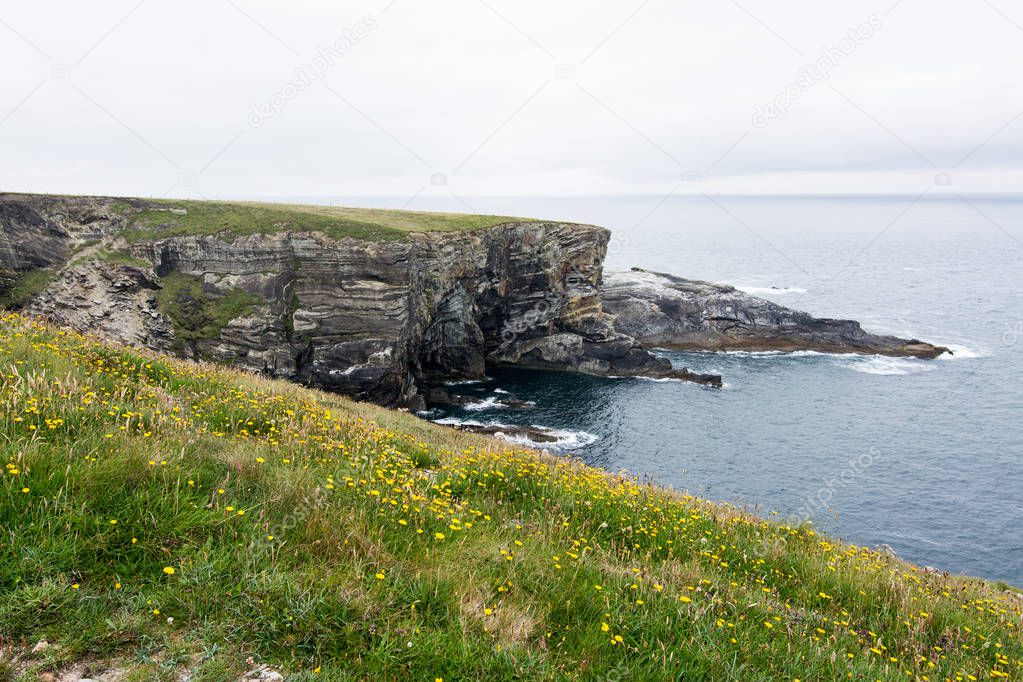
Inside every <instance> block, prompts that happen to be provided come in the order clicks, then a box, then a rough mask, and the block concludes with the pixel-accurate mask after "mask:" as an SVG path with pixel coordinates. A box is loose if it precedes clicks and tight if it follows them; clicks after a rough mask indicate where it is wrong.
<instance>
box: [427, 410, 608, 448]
mask: <svg viewBox="0 0 1023 682" xmlns="http://www.w3.org/2000/svg"><path fill="white" fill-rule="evenodd" d="M433 423H434V424H444V425H446V426H485V427H488V428H493V429H497V431H496V432H495V433H494V436H496V437H497V438H501V439H503V440H506V441H508V442H509V443H516V444H518V445H524V446H526V447H530V448H550V449H552V450H576V449H578V448H582V447H585V446H587V445H590V444H591V443H594V442H596V441H597V440H599V439H600V437H599V436H597V435H594V434H592V433H589V432H587V431H569V430H565V429H552V428H550V427H547V426H541V425H540V424H531V425H530V428H533V429H536V430H537V431H541V432H543V434H544V435H546V436H550V437H551V438H554V439H555V440H554V441H550V442H548V441H536V440H533V439H531V438H529V437H528V436H527V435H526V434H524V433H514V431H515V430H517V429H521V428H523V427H521V426H513V425H511V424H503V423H501V422H481V421H477V420H475V419H457V418H455V417H444V418H443V419H435V420H433ZM501 429H508V431H509V432H508V433H505V432H503V431H501Z"/></svg>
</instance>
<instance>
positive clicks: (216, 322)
mask: <svg viewBox="0 0 1023 682" xmlns="http://www.w3.org/2000/svg"><path fill="white" fill-rule="evenodd" d="M161 284H162V287H161V289H160V290H159V291H158V292H157V295H156V297H157V305H158V306H159V309H160V312H162V313H163V314H164V315H166V316H167V318H168V319H170V321H171V324H173V325H174V343H175V345H176V346H177V350H178V351H184V350H185V349H188V348H191V349H192V350H193V354H196V353H195V351H196V348H197V345H196V344H197V342H199V341H204V340H210V339H216V338H217V337H218V336H219V335H220V332H221V331H222V330H223V329H224V327H226V326H227V323H228V322H230V321H231V320H233V319H235V318H236V317H242V316H244V315H246V314H248V313H249V312H250V311H251V310H252V308H253V307H254V306H256V305H258V304H259V302H260V299H259V297H258V296H254V295H252V294H250V293H248V292H246V291H244V290H242V289H232V290H231V291H229V292H228V293H227V294H226V295H224V296H220V297H211V296H210V295H208V294H207V293H206V292H205V290H204V289H203V284H202V278H201V277H196V276H194V275H186V274H184V273H180V272H171V273H169V274H167V275H166V276H164V277H163V278H162V279H161Z"/></svg>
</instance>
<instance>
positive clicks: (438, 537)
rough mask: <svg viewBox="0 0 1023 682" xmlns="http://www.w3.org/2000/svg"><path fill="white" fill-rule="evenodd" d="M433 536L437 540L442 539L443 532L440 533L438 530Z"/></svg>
mask: <svg viewBox="0 0 1023 682" xmlns="http://www.w3.org/2000/svg"><path fill="white" fill-rule="evenodd" d="M433 537H435V538H437V539H438V540H443V539H444V533H440V532H438V533H434V534H433Z"/></svg>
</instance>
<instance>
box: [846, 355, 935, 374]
mask: <svg viewBox="0 0 1023 682" xmlns="http://www.w3.org/2000/svg"><path fill="white" fill-rule="evenodd" d="M847 366H848V367H849V369H851V370H853V371H856V372H862V373H863V374H878V375H884V376H901V375H906V374H917V373H919V372H930V371H931V370H933V369H937V368H936V367H935V365H933V364H931V363H930V362H929V361H927V360H918V359H915V358H890V357H886V356H883V355H866V356H860V359H857V361H856V362H850V363H848V365H847Z"/></svg>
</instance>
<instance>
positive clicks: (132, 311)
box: [0, 195, 720, 408]
mask: <svg viewBox="0 0 1023 682" xmlns="http://www.w3.org/2000/svg"><path fill="white" fill-rule="evenodd" d="M225 206H228V207H231V206H232V205H224V204H208V203H199V202H152V201H146V200H121V199H109V198H82V197H33V196H26V195H4V196H2V197H0V225H2V226H0V245H2V247H0V254H2V255H0V268H2V269H3V271H4V272H5V273H6V275H7V277H6V281H7V282H15V283H16V282H18V281H19V278H23V276H24V273H29V272H38V271H40V269H49V272H51V273H52V277H53V279H52V281H50V282H47V283H45V286H44V287H42V288H41V289H40V290H39V291H27V292H26V291H24V287H22V289H23V291H22V292H21V297H22V298H23V299H24V300H21V301H18V302H19V303H21V304H22V305H23V306H24V308H25V310H26V311H27V312H29V313H32V314H37V315H42V316H45V317H47V318H50V319H53V320H55V321H57V322H60V323H62V324H67V325H70V326H73V327H76V328H78V329H83V330H88V331H91V332H94V333H97V334H100V335H102V336H104V337H107V338H111V339H114V340H117V341H121V342H125V343H131V344H135V345H139V346H143V347H148V348H153V349H157V350H173V351H175V352H176V353H177V354H179V355H182V356H184V357H189V358H193V359H204V360H210V361H215V362H221V363H228V364H232V365H236V366H240V367H244V368H248V369H251V370H255V371H259V372H262V373H265V374H267V375H269V376H274V377H283V378H288V379H292V380H296V381H299V382H302V383H306V384H310V385H314V386H318V387H321V388H325V389H327V390H331V391H336V392H339V393H344V394H347V395H351V396H354V397H356V398H360V399H365V400H372V401H374V402H378V403H383V404H397V405H407V406H410V407H413V408H421V407H423V406H424V404H425V401H424V397H423V396H424V394H429V393H430V392H431V391H435V390H437V389H436V388H435V386H436V385H437V384H439V383H441V382H444V381H450V380H453V379H474V378H481V377H482V376H483V373H484V370H485V367H486V366H487V365H488V364H509V365H517V366H523V367H533V368H546V369H566V370H573V371H581V372H587V373H591V374H598V375H615V376H632V375H644V376H654V377H677V378H683V379H691V380H696V381H701V382H705V383H719V382H720V378H718V377H704V376H698V375H691V374H689V373H688V372H685V371H684V370H674V369H673V368H672V367H671V364H670V363H669V362H668V361H667V360H664V359H661V358H658V357H656V356H653V355H651V354H650V353H648V352H647V351H646V350H644V349H643V348H642V347H641V346H640V345H639V344H638V343H637V342H636V341H635V339H633V338H631V337H630V336H628V335H626V334H622V333H620V332H618V331H616V330H615V329H614V326H613V320H612V318H611V316H610V315H608V314H607V313H605V312H604V311H603V309H602V306H601V301H600V295H599V289H598V287H599V284H600V278H601V273H602V263H603V258H604V254H605V250H606V246H607V241H608V236H609V233H608V231H607V230H605V229H603V228H599V227H595V226H591V225H578V224H569V223H560V222H547V221H532V220H522V219H511V218H507V219H506V218H500V217H493V218H489V219H488V218H484V219H481V218H477V217H472V218H473V222H472V223H471V224H468V225H466V226H464V228H463V229H450V230H447V231H438V230H436V229H433V228H434V227H435V225H434V224H433V223H432V214H408V216H412V218H409V217H408V216H406V215H402V216H400V220H401V221H403V222H401V223H400V224H399V223H397V222H395V221H394V220H392V217H391V216H388V215H384V216H383V218H382V219H381V215H380V214H381V213H395V212H374V211H366V212H364V213H354V214H353V212H352V210H350V209H343V210H344V211H345V213H343V214H341V215H340V216H332V215H330V214H329V213H328V214H326V217H325V215H324V214H323V213H320V212H317V213H313V212H310V211H306V210H293V211H291V212H288V211H287V210H282V209H279V208H277V207H272V208H266V209H265V210H266V211H269V212H270V215H268V216H267V215H263V213H262V212H261V211H262V210H263V209H261V208H260V207H258V206H254V205H245V204H242V205H239V207H238V209H237V210H238V211H239V212H240V213H241V218H239V216H238V213H236V212H235V211H234V210H233V209H230V210H229V211H225V209H224V207H225ZM324 210H326V209H324ZM197 215H198V216H200V217H203V218H204V220H202V221H197V220H196V216H197ZM417 215H422V216H425V217H424V218H423V219H422V222H421V225H423V226H425V230H420V229H416V228H417V227H419V226H420V224H417V223H416V222H415V221H416V218H415V216H417ZM335 217H336V218H337V219H336V220H334V218H335ZM232 221H233V222H232ZM374 221H375V222H374ZM448 224H450V223H448ZM395 225H399V226H398V227H396V226H395ZM218 227H222V229H218ZM7 288H8V290H11V289H18V285H17V284H14V285H13V286H12V285H10V284H9V285H8V287H7Z"/></svg>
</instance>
